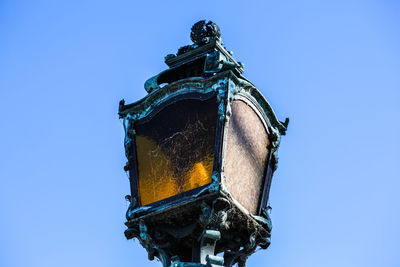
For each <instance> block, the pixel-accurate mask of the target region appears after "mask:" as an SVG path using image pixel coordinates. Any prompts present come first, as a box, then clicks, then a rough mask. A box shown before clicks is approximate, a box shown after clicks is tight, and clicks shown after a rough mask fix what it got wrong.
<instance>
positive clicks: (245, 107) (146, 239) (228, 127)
mask: <svg viewBox="0 0 400 267" xmlns="http://www.w3.org/2000/svg"><path fill="white" fill-rule="evenodd" d="M220 35H221V34H220V30H219V28H218V26H217V25H216V24H215V23H213V22H211V21H210V22H206V21H204V20H203V21H199V22H197V23H196V24H194V26H193V27H192V31H191V39H192V41H193V44H192V45H188V46H184V47H181V48H180V49H179V50H178V52H177V54H176V55H173V54H170V55H167V56H166V57H165V63H166V64H167V65H168V66H169V69H167V70H165V71H163V72H161V73H160V74H158V75H156V76H154V77H152V78H150V79H149V80H147V81H146V83H145V89H146V91H147V92H148V93H149V94H148V95H147V96H146V97H144V98H143V99H141V100H139V101H137V102H135V103H133V104H128V105H125V103H124V100H121V102H120V106H119V115H120V118H122V119H123V123H124V128H125V151H126V156H127V158H128V162H127V164H126V166H125V170H126V171H129V178H130V189H131V195H129V196H127V199H128V200H129V201H130V205H129V208H128V211H127V213H126V218H127V222H126V225H127V227H128V229H127V230H126V231H125V235H126V237H127V238H128V239H131V238H137V239H138V240H139V241H140V243H141V245H142V246H143V247H144V248H146V250H147V251H148V254H149V259H154V257H157V258H159V259H160V260H161V262H162V264H163V266H164V267H169V266H187V267H189V266H193V267H194V266H232V265H234V264H235V263H238V264H239V266H244V264H245V261H246V259H247V257H248V256H249V255H250V254H252V253H253V252H254V251H255V249H256V247H257V246H258V247H261V248H264V249H266V248H267V247H268V246H269V244H270V240H269V238H270V232H271V221H270V218H269V215H268V205H267V202H268V194H269V190H270V185H271V179H272V174H273V172H274V170H275V168H276V163H277V157H276V153H277V149H278V146H279V141H280V137H281V135H284V134H285V131H286V128H287V124H288V119H286V120H285V122H280V121H279V120H278V119H277V118H276V116H275V114H274V112H273V110H272V108H271V106H270V105H269V103H268V102H267V101H266V100H265V98H264V97H263V96H262V95H261V93H260V92H259V91H258V90H257V89H256V87H255V86H254V85H253V84H252V83H251V82H249V81H248V80H247V79H246V78H244V77H243V76H242V73H243V65H242V64H241V63H239V62H237V61H235V60H234V59H233V57H232V52H228V51H227V50H226V49H225V47H224V46H223V44H222V41H221V38H220ZM222 252H223V257H220V256H216V255H217V254H220V255H221V253H222Z"/></svg>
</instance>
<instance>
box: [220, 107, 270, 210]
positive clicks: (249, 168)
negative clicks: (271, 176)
mask: <svg viewBox="0 0 400 267" xmlns="http://www.w3.org/2000/svg"><path fill="white" fill-rule="evenodd" d="M268 147H269V140H268V134H267V131H266V129H265V127H264V124H263V123H262V121H261V119H260V117H259V116H258V115H257V113H256V112H255V111H254V110H253V108H252V107H250V106H249V105H248V104H247V103H245V102H244V101H241V100H234V101H233V103H232V115H231V118H230V120H229V125H228V139H227V147H226V157H225V177H226V178H225V182H224V183H225V186H226V187H227V189H228V191H229V192H230V193H231V195H232V197H233V198H234V199H236V200H237V201H238V202H239V203H240V204H241V205H242V206H243V207H245V208H246V209H247V210H248V211H250V212H251V213H253V214H256V213H257V208H258V205H259V201H260V198H261V194H262V187H263V181H264V177H265V172H266V167H267V166H266V165H267V164H266V163H267V159H268V153H269V150H268Z"/></svg>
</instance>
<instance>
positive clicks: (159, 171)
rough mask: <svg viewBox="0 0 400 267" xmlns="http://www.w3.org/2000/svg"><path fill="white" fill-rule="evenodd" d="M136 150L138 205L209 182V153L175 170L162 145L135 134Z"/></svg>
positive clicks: (211, 164) (210, 172)
mask: <svg viewBox="0 0 400 267" xmlns="http://www.w3.org/2000/svg"><path fill="white" fill-rule="evenodd" d="M136 151H137V159H138V173H139V195H140V200H141V205H142V206H145V205H148V204H151V203H153V202H156V201H159V200H162V199H165V198H168V197H171V196H174V195H177V194H179V193H183V192H186V191H189V190H192V189H195V188H197V187H200V186H203V185H206V184H209V183H210V182H211V175H212V168H213V155H204V157H203V160H202V161H200V162H196V163H194V164H193V163H192V164H191V165H192V166H187V167H188V168H187V169H188V170H189V171H187V172H179V171H176V170H174V169H173V166H172V163H171V160H172V159H170V158H168V157H167V156H166V155H165V153H163V151H162V148H161V147H160V146H159V145H157V143H156V142H155V141H152V140H151V139H150V138H147V137H144V136H140V135H137V136H136ZM187 153H191V151H187ZM174 156H184V155H174ZM185 169H186V168H185Z"/></svg>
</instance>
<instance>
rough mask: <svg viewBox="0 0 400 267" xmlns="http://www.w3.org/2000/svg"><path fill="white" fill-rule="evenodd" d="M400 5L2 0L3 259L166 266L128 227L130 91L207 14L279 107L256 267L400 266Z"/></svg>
mask: <svg viewBox="0 0 400 267" xmlns="http://www.w3.org/2000/svg"><path fill="white" fill-rule="evenodd" d="M399 14H400V4H399V2H398V1H394V0H393V1H390V0H379V1H378V0H375V1H372V0H363V1H361V0H358V1H357V0H346V1H345V0H336V1H317V0H314V1H313V0H305V1H247V2H244V1H196V2H189V1H158V2H157V1H144V2H142V1H136V2H135V1H109V2H105V1H104V2H103V1H89V0H88V1H40V0H38V1H7V0H2V1H0V125H1V131H0V137H1V138H0V151H1V153H0V179H1V186H0V266H1V267H3V266H4V267H64V266H68V267H69V266H75V267H80V266H82V267H83V266H97V267H109V266H120V267H123V266H160V264H159V263H158V262H156V261H154V262H150V261H148V260H147V256H146V253H145V251H144V249H142V248H141V247H140V245H139V243H138V242H137V241H136V242H133V241H127V240H125V237H124V235H123V231H124V230H125V226H124V224H123V223H124V220H125V218H124V216H125V210H126V208H127V203H126V202H125V200H124V196H125V195H126V194H128V193H129V184H128V178H127V176H126V174H125V173H124V172H123V169H122V168H123V165H124V164H125V161H126V159H125V157H124V150H123V127H122V124H121V122H120V121H119V120H118V116H117V109H118V102H119V100H120V99H122V98H125V99H126V102H128V103H129V102H133V101H135V100H138V99H139V98H142V97H143V96H145V94H146V92H145V90H144V89H143V83H144V82H145V80H146V79H147V78H149V77H151V76H153V75H155V74H157V73H158V72H160V71H162V70H164V69H165V68H166V65H164V63H163V59H164V56H165V55H167V54H169V53H175V52H176V51H177V49H178V48H179V47H180V46H182V45H186V44H189V43H190V39H189V33H190V27H191V26H192V24H193V23H195V22H196V21H198V20H200V19H211V20H213V21H215V22H216V23H217V24H218V25H219V26H220V28H221V31H222V39H223V41H224V43H225V45H226V46H227V48H228V49H230V50H233V51H234V57H235V58H236V59H237V60H238V61H242V62H243V63H244V64H245V73H244V74H245V75H246V76H247V77H248V78H249V79H250V80H251V81H252V82H253V83H254V84H255V85H256V86H257V87H258V88H259V89H260V90H261V91H262V92H263V94H264V95H265V96H266V98H267V99H268V100H269V102H270V103H271V105H272V106H273V107H274V109H275V111H276V113H277V115H278V117H279V118H280V119H281V120H284V118H285V117H290V119H291V123H290V125H289V130H288V135H287V136H285V137H284V138H283V139H282V143H281V148H280V162H279V168H278V170H277V172H276V173H275V176H274V181H273V184H272V188H271V196H270V204H271V206H272V207H273V209H272V214H271V216H272V220H273V225H274V229H273V232H272V245H271V246H270V248H269V249H268V250H266V251H259V252H257V253H256V254H255V255H253V256H252V257H251V258H250V260H249V261H248V265H249V266H279V267H294V266H296V267H314V266H315V267H317V266H318V267H319V266H324V267H370V266H371V267H373V266H374V267H375V266H385V267H396V266H400V256H399V251H400V248H399V245H398V239H399V237H400V227H399V226H400V215H399V214H398V213H399V210H400V207H399V203H400V196H399V193H398V192H399V187H400V181H399V178H400V167H399V165H400V156H399V150H400V142H399V140H398V138H399V136H400V126H399V123H398V122H399V116H400V106H399V100H400V75H399V74H400V49H399V48H400V18H399Z"/></svg>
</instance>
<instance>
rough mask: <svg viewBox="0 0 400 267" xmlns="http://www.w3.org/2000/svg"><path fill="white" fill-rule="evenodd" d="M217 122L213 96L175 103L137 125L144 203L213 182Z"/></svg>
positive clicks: (140, 177) (138, 157) (139, 166)
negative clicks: (206, 98)
mask: <svg viewBox="0 0 400 267" xmlns="http://www.w3.org/2000/svg"><path fill="white" fill-rule="evenodd" d="M216 122H217V101H216V98H215V97H213V98H211V99H208V100H199V99H185V100H180V101H178V102H175V103H172V104H170V105H168V106H167V107H165V108H164V109H162V110H161V111H160V112H158V113H157V114H156V115H154V116H153V117H152V118H151V120H150V121H147V122H145V123H141V124H138V125H137V126H136V133H137V135H136V154H137V164H138V186H139V197H140V203H141V205H142V206H144V205H148V204H151V203H153V202H156V201H160V200H163V199H166V198H168V197H171V196H174V195H177V194H180V193H183V192H186V191H189V190H192V189H195V188H198V187H200V186H203V185H207V184H209V183H210V182H211V176H212V171H213V162H214V141H215V129H216Z"/></svg>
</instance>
